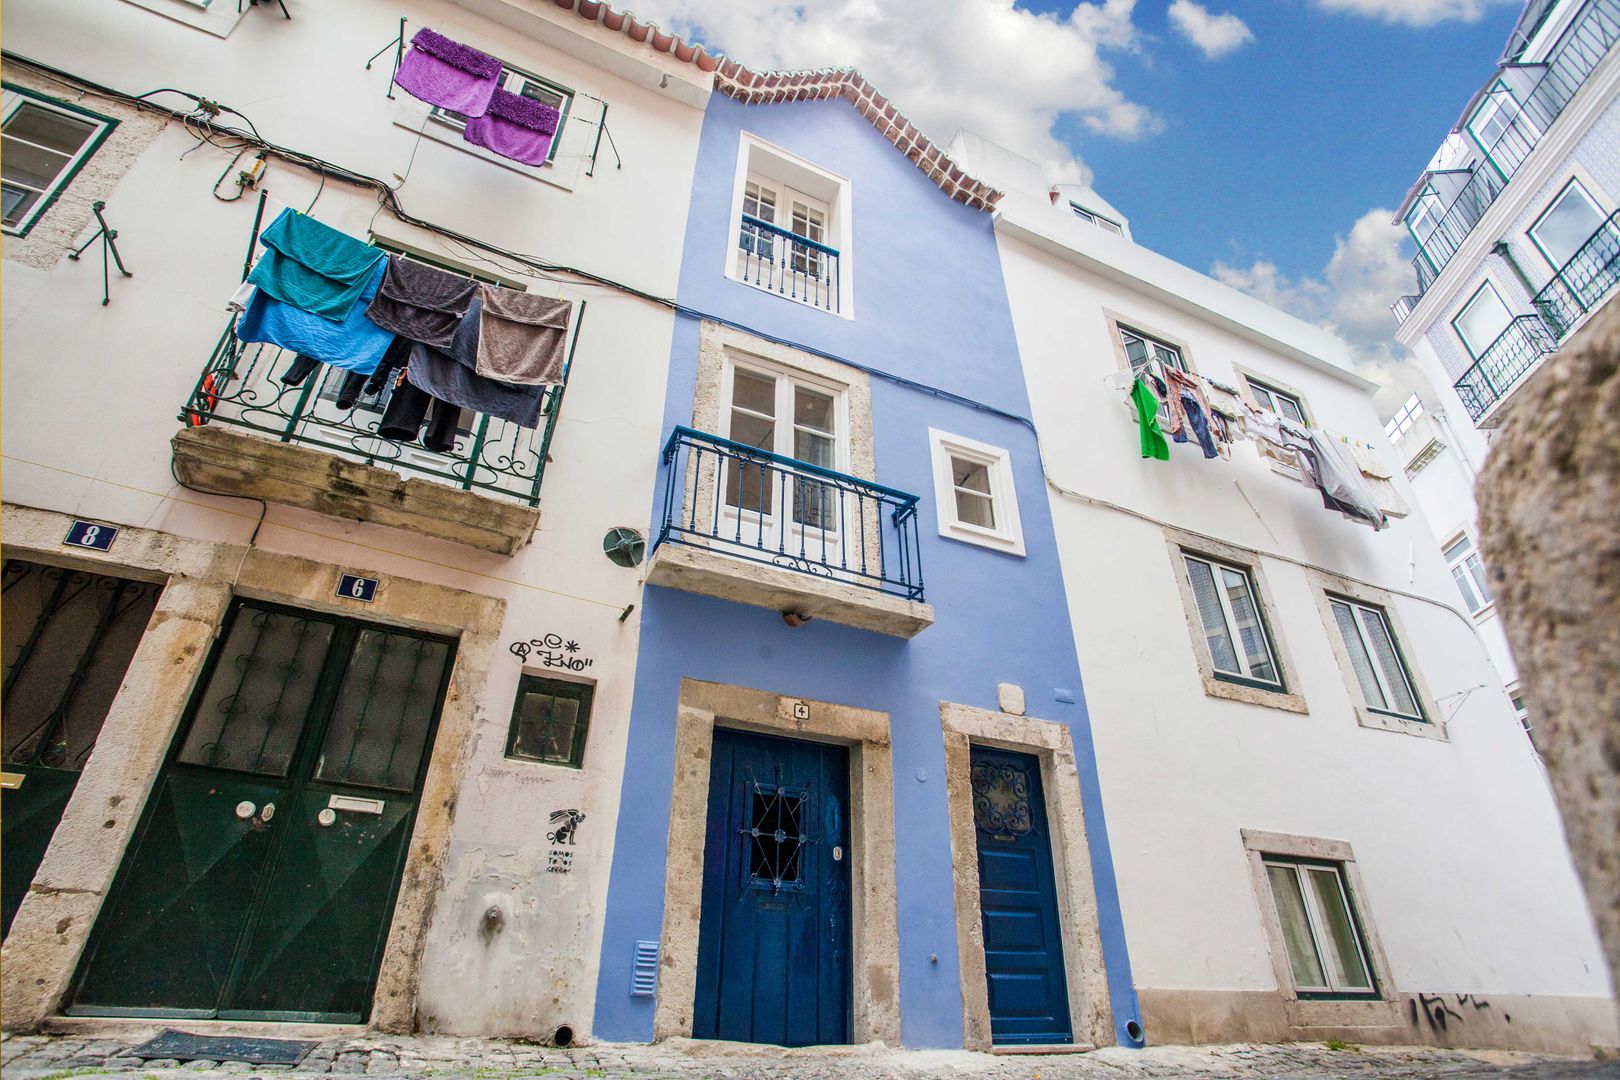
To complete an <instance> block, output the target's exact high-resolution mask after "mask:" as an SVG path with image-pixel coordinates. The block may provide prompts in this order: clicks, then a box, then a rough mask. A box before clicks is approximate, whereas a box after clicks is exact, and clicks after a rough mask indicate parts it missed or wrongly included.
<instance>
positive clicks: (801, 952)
mask: <svg viewBox="0 0 1620 1080" xmlns="http://www.w3.org/2000/svg"><path fill="white" fill-rule="evenodd" d="M848 810H849V751H848V750H846V749H845V748H844V747H841V746H826V745H823V744H821V743H807V742H799V741H797V740H793V739H778V738H773V737H771V736H768V735H745V734H743V733H741V732H737V731H726V730H723V729H716V730H715V733H714V758H713V763H712V768H711V770H710V773H709V821H708V836H707V839H706V840H705V842H704V853H703V915H702V922H701V928H700V930H699V932H698V977H697V1002H696V1005H695V1006H694V1008H693V1013H692V1034H693V1035H694V1036H696V1037H697V1038H700V1039H733V1040H736V1041H739V1042H758V1043H775V1044H777V1045H780V1046H809V1045H813V1044H816V1043H846V1042H848V1041H849V1015H850V927H849V862H850V854H849V829H848V818H849V813H848Z"/></svg>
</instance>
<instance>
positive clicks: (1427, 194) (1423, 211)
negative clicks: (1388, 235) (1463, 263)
mask: <svg viewBox="0 0 1620 1080" xmlns="http://www.w3.org/2000/svg"><path fill="white" fill-rule="evenodd" d="M1444 220H1445V206H1444V204H1443V203H1442V202H1441V199H1440V192H1438V191H1436V190H1435V187H1434V185H1433V184H1425V185H1424V186H1423V191H1422V192H1420V193H1419V194H1418V196H1417V198H1416V199H1414V200H1413V201H1412V208H1411V209H1410V210H1408V211H1407V212H1406V227H1407V229H1409V230H1410V231H1411V233H1412V240H1413V241H1414V242H1415V243H1416V244H1417V246H1418V250H1419V251H1421V252H1422V253H1423V258H1424V261H1426V262H1427V263H1428V264H1429V269H1430V270H1431V271H1433V272H1435V273H1438V272H1439V270H1440V267H1441V266H1442V265H1444V263H1445V259H1446V255H1445V253H1444V252H1439V251H1435V252H1431V251H1430V250H1429V249H1430V248H1431V247H1432V246H1434V244H1435V239H1436V237H1435V234H1436V233H1437V232H1439V230H1440V223H1441V222H1442V221H1444Z"/></svg>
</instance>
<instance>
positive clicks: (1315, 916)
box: [1261, 855, 1380, 1001]
mask: <svg viewBox="0 0 1620 1080" xmlns="http://www.w3.org/2000/svg"><path fill="white" fill-rule="evenodd" d="M1261 863H1262V865H1263V866H1264V867H1265V872H1266V884H1267V885H1268V886H1269V887H1270V890H1271V902H1272V907H1273V910H1274V911H1275V912H1276V915H1277V924H1278V928H1279V929H1280V930H1281V931H1282V937H1283V947H1284V951H1285V952H1286V953H1287V959H1288V969H1289V972H1290V973H1291V974H1292V976H1293V980H1294V993H1295V994H1296V995H1297V996H1298V997H1299V998H1301V999H1302V1000H1307V1001H1310V1000H1351V1001H1367V1000H1378V999H1379V997H1380V994H1379V989H1378V976H1377V974H1376V973H1375V972H1374V970H1373V963H1372V950H1371V949H1369V948H1368V946H1367V935H1366V932H1365V930H1364V929H1363V927H1362V922H1361V917H1360V915H1359V913H1358V912H1357V911H1356V903H1355V900H1356V898H1355V897H1354V896H1352V895H1351V892H1350V881H1349V875H1348V874H1346V873H1345V868H1344V864H1343V863H1338V862H1330V861H1327V860H1323V859H1301V858H1295V857H1291V856H1284V855H1262V856H1261Z"/></svg>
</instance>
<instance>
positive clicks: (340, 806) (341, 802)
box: [326, 795, 388, 814]
mask: <svg viewBox="0 0 1620 1080" xmlns="http://www.w3.org/2000/svg"><path fill="white" fill-rule="evenodd" d="M326 805H327V808H328V809H331V810H347V811H349V812H350V813H351V814H381V813H382V812H383V807H384V806H386V805H388V804H387V803H385V802H383V801H382V800H381V799H357V798H355V797H354V796H352V795H333V796H332V797H331V798H330V799H327V800H326Z"/></svg>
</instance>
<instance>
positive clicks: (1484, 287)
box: [1451, 278, 1513, 360]
mask: <svg viewBox="0 0 1620 1080" xmlns="http://www.w3.org/2000/svg"><path fill="white" fill-rule="evenodd" d="M1487 292H1489V293H1490V294H1491V296H1493V297H1494V298H1495V299H1496V302H1497V303H1498V304H1500V305H1502V311H1503V312H1504V313H1505V314H1506V315H1507V322H1505V323H1503V324H1502V329H1500V330H1498V331H1497V332H1496V335H1495V336H1494V337H1492V338H1491V340H1489V341H1487V342H1484V343H1483V345H1482V346H1481V347H1480V348H1478V349H1475V348H1474V344H1473V342H1471V341H1469V340H1468V335H1467V334H1465V333H1463V329H1462V326H1461V325H1460V324H1461V323H1462V321H1463V319H1465V318H1466V317H1467V316H1468V313H1469V312H1470V311H1472V310H1473V308H1474V305H1475V304H1477V303H1479V302H1480V300H1481V299H1483V298H1484V296H1485V294H1486V293H1487ZM1512 326H1513V309H1512V308H1510V307H1508V306H1507V301H1506V300H1503V299H1502V294H1501V293H1500V292H1498V291H1497V288H1496V283H1495V282H1493V281H1491V280H1490V279H1489V278H1486V279H1485V280H1484V281H1483V282H1481V283H1480V286H1479V288H1477V289H1475V290H1474V292H1473V295H1472V296H1470V297H1469V298H1468V302H1467V303H1466V304H1464V305H1463V306H1462V307H1461V308H1460V309H1459V310H1458V311H1457V314H1456V315H1455V316H1454V317H1453V318H1452V320H1451V332H1452V333H1454V334H1456V335H1457V340H1459V341H1461V342H1462V344H1463V348H1464V349H1467V350H1468V358H1469V359H1470V360H1478V359H1479V358H1480V357H1481V356H1483V355H1484V354H1485V353H1487V352H1489V351H1490V349H1491V346H1492V345H1495V344H1496V343H1497V341H1499V340H1500V339H1501V337H1502V335H1503V334H1505V333H1507V332H1508V330H1509V329H1511V328H1512Z"/></svg>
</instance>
